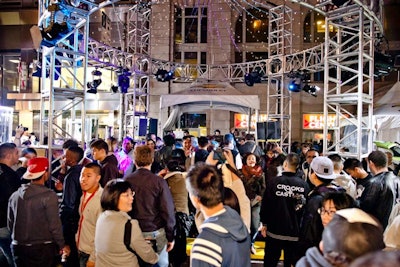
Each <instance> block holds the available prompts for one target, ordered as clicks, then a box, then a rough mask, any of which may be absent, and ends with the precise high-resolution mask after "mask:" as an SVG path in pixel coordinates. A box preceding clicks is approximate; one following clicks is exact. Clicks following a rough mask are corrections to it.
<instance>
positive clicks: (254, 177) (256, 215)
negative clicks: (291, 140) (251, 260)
mask: <svg viewBox="0 0 400 267" xmlns="http://www.w3.org/2000/svg"><path fill="white" fill-rule="evenodd" d="M243 162H244V165H243V168H242V174H243V175H242V176H241V177H240V178H241V179H242V181H243V185H244V188H245V190H246V195H247V197H248V198H249V199H250V204H251V221H250V234H251V236H252V237H255V236H256V234H257V232H258V228H259V226H260V208H261V199H262V196H263V195H264V191H265V188H266V185H265V177H264V172H263V170H262V168H261V166H260V165H259V164H258V162H259V158H258V157H257V156H256V155H255V154H253V153H248V154H246V155H245V156H244V158H243ZM254 239H255V238H253V239H252V243H254V241H255V240H254ZM252 253H254V249H253V247H252Z"/></svg>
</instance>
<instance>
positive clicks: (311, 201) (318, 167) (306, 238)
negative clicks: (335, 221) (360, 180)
mask: <svg viewBox="0 0 400 267" xmlns="http://www.w3.org/2000/svg"><path fill="white" fill-rule="evenodd" d="M310 171H311V174H310V176H309V177H310V182H311V183H312V184H313V185H314V186H315V188H314V189H313V190H311V192H310V193H309V194H308V197H307V204H306V207H305V211H304V215H303V219H302V224H301V226H300V240H299V246H300V247H299V249H298V252H299V255H298V257H302V256H304V255H305V252H306V250H307V249H308V248H310V247H313V246H318V244H319V242H320V241H321V237H322V231H323V230H324V227H323V225H322V221H321V216H320V215H319V214H318V209H319V208H320V207H321V202H322V199H323V197H324V194H325V193H326V192H331V191H340V190H343V191H345V190H344V189H343V188H341V187H338V186H336V185H333V184H332V183H331V182H332V181H333V179H335V178H336V175H335V173H334V172H333V162H332V161H331V160H330V159H329V158H328V157H322V156H320V157H315V158H314V159H313V160H312V162H311V164H310ZM332 215H333V214H332Z"/></svg>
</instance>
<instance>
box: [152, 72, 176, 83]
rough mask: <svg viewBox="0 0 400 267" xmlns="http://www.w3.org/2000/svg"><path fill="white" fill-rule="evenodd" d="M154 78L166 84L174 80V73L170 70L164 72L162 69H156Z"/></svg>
mask: <svg viewBox="0 0 400 267" xmlns="http://www.w3.org/2000/svg"><path fill="white" fill-rule="evenodd" d="M155 76H156V79H157V81H159V82H168V81H170V80H172V79H174V72H173V71H172V70H170V71H166V70H164V69H158V71H157V72H156V74H155Z"/></svg>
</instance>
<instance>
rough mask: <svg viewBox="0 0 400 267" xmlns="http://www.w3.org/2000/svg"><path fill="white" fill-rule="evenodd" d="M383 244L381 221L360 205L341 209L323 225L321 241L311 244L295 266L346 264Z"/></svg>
mask: <svg viewBox="0 0 400 267" xmlns="http://www.w3.org/2000/svg"><path fill="white" fill-rule="evenodd" d="M384 247H385V244H384V242H383V229H382V225H381V224H380V223H379V221H377V220H376V219H375V218H374V217H373V216H371V215H369V214H368V213H366V212H364V211H362V210H360V209H357V208H351V209H342V210H338V211H337V212H336V214H335V215H334V216H333V219H332V221H331V222H330V223H329V224H328V225H327V226H326V228H325V229H324V232H323V234H322V241H321V242H320V243H319V245H317V246H314V247H312V248H309V249H308V250H307V252H306V255H305V256H304V257H302V258H301V259H300V260H299V261H298V262H297V264H296V267H331V266H333V267H347V266H349V265H350V264H351V263H352V262H353V261H354V260H356V259H357V258H359V257H361V256H363V255H366V254H368V253H371V252H374V251H380V250H382V249H383V248H384Z"/></svg>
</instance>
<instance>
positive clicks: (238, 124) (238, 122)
mask: <svg viewBox="0 0 400 267" xmlns="http://www.w3.org/2000/svg"><path fill="white" fill-rule="evenodd" d="M234 120H235V121H234V125H235V128H236V129H247V127H248V124H249V115H247V114H239V113H235V117H234ZM263 121H267V114H260V115H259V121H258V122H263ZM256 123H257V118H256V115H255V114H253V115H251V122H250V129H253V130H254V129H255V128H256Z"/></svg>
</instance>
